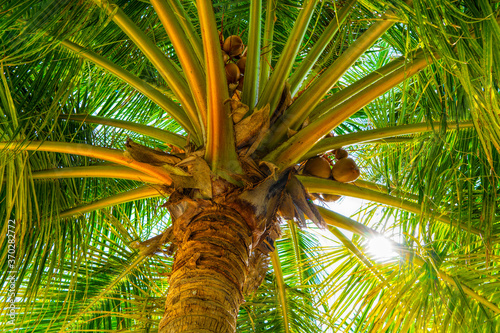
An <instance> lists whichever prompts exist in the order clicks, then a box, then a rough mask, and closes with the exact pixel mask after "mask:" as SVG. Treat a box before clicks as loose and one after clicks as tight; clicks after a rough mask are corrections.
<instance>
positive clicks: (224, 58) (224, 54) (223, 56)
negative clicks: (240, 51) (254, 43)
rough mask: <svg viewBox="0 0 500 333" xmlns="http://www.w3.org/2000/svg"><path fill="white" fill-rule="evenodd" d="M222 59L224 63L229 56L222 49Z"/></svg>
mask: <svg viewBox="0 0 500 333" xmlns="http://www.w3.org/2000/svg"><path fill="white" fill-rule="evenodd" d="M222 61H223V62H224V64H225V63H227V62H228V61H229V56H228V55H227V53H226V52H224V51H222Z"/></svg>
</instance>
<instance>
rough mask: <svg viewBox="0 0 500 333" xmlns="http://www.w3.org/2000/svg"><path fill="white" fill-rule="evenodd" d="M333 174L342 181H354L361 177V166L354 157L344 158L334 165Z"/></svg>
mask: <svg viewBox="0 0 500 333" xmlns="http://www.w3.org/2000/svg"><path fill="white" fill-rule="evenodd" d="M332 176H333V179H335V180H336V181H338V182H341V183H349V182H353V181H355V180H356V179H358V177H359V168H358V166H357V165H356V162H354V160H353V159H352V158H350V157H346V158H342V159H340V160H338V161H337V163H335V164H334V165H333V168H332Z"/></svg>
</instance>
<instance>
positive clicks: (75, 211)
mask: <svg viewBox="0 0 500 333" xmlns="http://www.w3.org/2000/svg"><path fill="white" fill-rule="evenodd" d="M0 8H1V13H2V15H1V16H0V119H1V120H0V223H1V226H2V227H1V233H2V235H7V236H8V237H5V238H4V237H2V238H0V243H1V244H0V265H1V267H2V272H3V273H2V274H1V276H0V287H1V289H0V294H1V295H2V302H3V304H4V305H3V309H2V312H1V317H2V320H0V326H1V327H2V329H3V330H5V331H9V330H10V331H19V332H62V331H74V332H129V331H130V332H132V331H134V332H156V331H157V330H158V323H159V321H160V319H161V317H162V315H163V311H164V303H165V297H166V294H167V291H168V286H169V275H170V270H171V267H172V263H173V252H174V250H175V249H174V248H173V247H172V246H171V245H170V243H169V242H166V239H167V236H168V230H169V227H171V225H172V221H171V216H170V215H169V213H168V211H167V210H166V209H165V208H164V207H163V205H164V204H165V202H166V201H167V199H168V197H169V195H170V194H172V191H171V189H170V188H169V185H171V184H175V183H177V182H181V181H180V180H179V179H185V178H182V177H193V179H194V180H193V181H191V182H190V183H189V184H191V185H190V186H192V187H196V188H197V189H198V190H199V191H200V193H202V195H203V193H205V192H203V191H207V189H206V187H204V185H203V182H202V181H200V179H202V178H201V177H204V176H206V174H204V173H203V172H201V173H198V174H197V175H193V174H187V173H185V171H183V170H184V169H182V168H181V167H180V166H177V165H174V164H175V163H177V161H175V163H174V162H172V163H170V162H168V163H167V164H168V165H166V166H165V165H163V164H161V165H160V164H159V165H153V164H147V163H142V162H141V161H139V159H138V158H135V157H134V156H132V158H131V157H130V151H131V150H130V145H134V144H136V143H137V144H140V145H142V146H146V147H149V148H156V149H157V150H156V151H160V152H169V153H171V154H172V155H168V156H173V155H174V154H175V153H176V152H179V151H182V152H189V153H192V152H200V154H199V156H197V157H200V158H202V159H203V160H204V161H206V165H208V167H209V168H210V170H211V173H212V174H213V176H214V177H220V178H221V179H226V180H229V181H230V182H233V183H235V184H238V186H240V187H244V186H245V183H244V180H245V174H248V171H247V170H248V168H247V167H246V166H245V165H244V166H243V167H242V164H243V163H242V162H241V160H242V156H243V155H244V154H242V152H241V149H239V150H238V149H237V148H238V147H237V145H238V142H239V143H241V141H238V140H239V139H238V138H239V137H238V135H239V134H238V133H241V132H237V131H238V129H237V128H236V125H235V124H234V123H233V120H232V119H234V118H232V116H234V114H233V112H234V109H233V108H232V107H231V105H230V104H231V103H228V102H227V101H226V100H227V99H228V98H231V97H233V99H234V96H233V94H236V99H240V101H241V103H243V104H245V105H246V106H248V107H249V111H248V113H247V114H246V116H247V118H245V119H248V118H249V115H250V114H252V112H254V113H253V114H256V113H257V112H258V111H262V110H264V111H266V110H267V112H266V115H267V116H268V117H267V118H266V119H267V121H271V126H268V127H265V126H264V131H260V132H255V133H252V137H251V140H252V141H251V142H252V143H254V142H256V144H255V146H253V145H252V144H250V145H248V146H247V147H246V148H248V149H249V150H251V151H252V152H254V155H255V156H258V162H259V163H261V165H260V166H261V167H262V166H265V167H267V168H269V169H271V170H274V171H275V172H276V174H280V172H283V170H289V169H290V168H292V169H293V168H299V170H300V168H301V167H303V165H304V162H305V161H306V160H308V159H310V158H311V157H314V156H317V155H321V156H325V157H326V158H328V160H329V161H331V163H333V161H335V157H334V153H332V151H334V150H335V149H337V150H338V149H340V148H342V147H343V148H344V149H345V150H347V151H348V152H349V155H350V156H351V157H353V158H354V159H355V161H356V163H357V164H358V165H359V167H360V169H361V177H360V179H359V180H357V181H356V182H354V183H341V182H338V181H335V180H332V179H321V178H318V177H312V176H310V175H309V176H308V175H305V174H301V175H297V177H296V178H297V179H298V180H299V181H300V183H301V184H302V185H303V187H304V188H305V189H306V190H307V191H308V193H310V194H314V193H321V194H323V195H341V196H343V198H341V199H340V201H337V202H335V203H327V202H326V201H325V200H321V198H325V196H323V197H320V199H318V200H315V201H314V205H315V206H317V207H318V210H319V213H321V215H322V217H323V219H324V221H325V222H326V228H325V229H318V228H317V227H316V226H315V225H314V224H313V223H312V222H311V221H309V220H308V221H307V223H306V225H304V224H303V223H298V224H297V223H295V222H294V221H293V220H297V219H284V218H283V219H280V222H281V223H280V227H281V237H280V238H279V239H277V240H276V244H275V245H274V246H275V248H276V249H275V251H274V252H271V254H270V259H269V260H268V261H266V260H263V261H262V262H259V263H256V264H255V267H257V268H256V274H262V276H263V277H264V280H263V282H262V284H261V285H260V287H259V289H257V290H256V291H254V292H252V293H249V294H248V295H246V298H245V303H243V305H242V306H241V307H240V313H239V317H238V328H237V331H238V332H264V331H266V332H267V331H269V332H429V331H440V332H441V331H442V332H496V331H500V320H499V314H500V308H499V306H500V288H499V282H500V281H499V278H498V277H499V276H500V272H499V264H500V261H499V255H500V248H499V244H500V239H499V237H500V222H499V221H500V216H499V214H500V207H499V199H498V196H499V195H500V184H499V175H498V173H499V172H500V156H499V153H500V108H499V104H498V98H499V82H500V80H499V77H500V52H499V51H498V48H497V46H496V45H498V44H499V43H500V25H499V17H500V16H499V10H500V5H499V3H498V2H493V1H488V0H458V1H456V0H453V1H452V0H414V1H406V2H404V1H401V0H391V1H384V0H358V1H356V0H345V1H318V0H309V1H295V0H286V1H278V0H269V1H262V0H256V1H253V0H252V1H247V0H242V1H237V2H235V1H226V0H222V1H218V0H217V1H212V2H208V1H196V2H194V1H182V0H151V1H149V0H145V1H142V0H141V1H139V0H114V1H107V0H80V1H70V0H43V1H40V0H21V1H20V0H4V1H2V2H1V4H0ZM217 32H219V33H220V34H221V35H223V36H224V37H228V36H231V35H238V36H240V37H241V39H242V40H243V43H244V45H245V51H244V52H245V53H246V55H247V57H248V61H247V65H246V66H247V67H246V69H245V73H244V78H245V80H244V81H243V82H244V83H243V86H242V87H241V89H240V88H236V87H235V86H233V87H231V86H230V87H229V89H228V86H227V79H226V77H225V76H224V73H225V71H224V63H223V61H222V54H221V45H220V42H221V41H220V40H219V37H218V36H217V34H218V33H217ZM224 39H225V38H223V39H222V41H223V40H224ZM215 56H216V57H215ZM219 58H220V60H219ZM214 59H215V60H214ZM231 61H233V60H231ZM234 62H236V59H235V60H234ZM285 104H286V105H285ZM284 105H285V106H284ZM280 110H281V111H282V114H280ZM269 112H270V113H269ZM273 115H274V117H275V118H273ZM269 118H270V119H269ZM273 121H274V122H273ZM252 130H257V129H255V128H252ZM329 133H330V135H327V134H329ZM255 138H258V140H257V139H255ZM249 140H250V138H249ZM235 142H236V143H235ZM241 146H243V144H242V145H241ZM127 148H128V149H127ZM151 150H152V149H151ZM127 151H128V154H129V155H127ZM152 151H153V150H152ZM150 153H151V154H154V151H153V152H150ZM162 154H163V153H162ZM162 156H163V157H164V155H162ZM169 158H170V157H169ZM256 160H257V159H256ZM235 161H240V162H241V163H240V162H236V163H235ZM171 164H172V165H174V166H169V165H171ZM273 168H274V169H273ZM294 170H295V169H294ZM183 172H184V173H183ZM298 173H300V171H299V172H298ZM172 175H174V176H172ZM176 177H177V178H176ZM196 177H199V178H196ZM193 183H195V184H194V185H193ZM182 184H184V185H186V184H188V181H186V183H182ZM186 186H187V185H186ZM347 197H354V198H360V199H364V200H365V202H366V204H365V205H364V206H363V207H362V208H361V209H360V212H359V214H357V215H356V216H351V217H348V216H343V215H341V214H340V213H339V212H336V210H339V209H340V207H341V206H342V205H343V203H344V202H345V201H346V199H345V198H347ZM308 202H309V204H311V205H313V203H312V201H311V200H310V199H309V200H308ZM305 215H307V213H306V214H305ZM307 217H308V218H312V217H311V216H307ZM299 222H300V219H299ZM13 226H14V227H13ZM325 237H327V238H330V241H329V242H325V241H324V240H322V239H324V238H325ZM373 237H386V238H388V239H389V242H392V245H393V247H394V249H395V252H396V253H397V255H394V256H393V257H391V258H388V259H384V260H380V259H377V258H374V256H373V254H371V253H370V252H369V251H368V250H367V245H368V243H369V241H370V239H372V238H373ZM13 239H15V242H14V243H13V241H12V240H13ZM164 243H166V244H164ZM13 244H14V245H15V246H13ZM14 258H15V259H14ZM12 260H14V261H12ZM259 267H260V268H262V269H260V270H259ZM266 267H268V268H269V270H268V271H267V273H266ZM13 277H15V278H13ZM12 295H15V297H14V298H13V297H12ZM4 300H5V301H4ZM9 302H10V303H9ZM10 304H15V316H13V317H12V318H15V324H14V325H12V322H11V319H10V318H11V317H9V315H10V314H12V312H10V311H11V310H10V308H9V306H10Z"/></svg>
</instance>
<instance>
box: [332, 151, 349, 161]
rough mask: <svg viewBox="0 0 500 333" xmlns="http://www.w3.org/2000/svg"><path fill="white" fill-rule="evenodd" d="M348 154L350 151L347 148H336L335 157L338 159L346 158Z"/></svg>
mask: <svg viewBox="0 0 500 333" xmlns="http://www.w3.org/2000/svg"><path fill="white" fill-rule="evenodd" d="M347 156H349V153H348V152H347V151H346V150H345V149H342V148H339V149H335V158H336V159H338V160H340V159H343V158H346V157H347Z"/></svg>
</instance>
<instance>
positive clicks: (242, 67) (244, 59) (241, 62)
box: [236, 57, 247, 74]
mask: <svg viewBox="0 0 500 333" xmlns="http://www.w3.org/2000/svg"><path fill="white" fill-rule="evenodd" d="M236 65H238V68H239V69H240V72H241V74H245V67H246V65H247V57H241V59H240V60H238V61H237V62H236Z"/></svg>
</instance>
